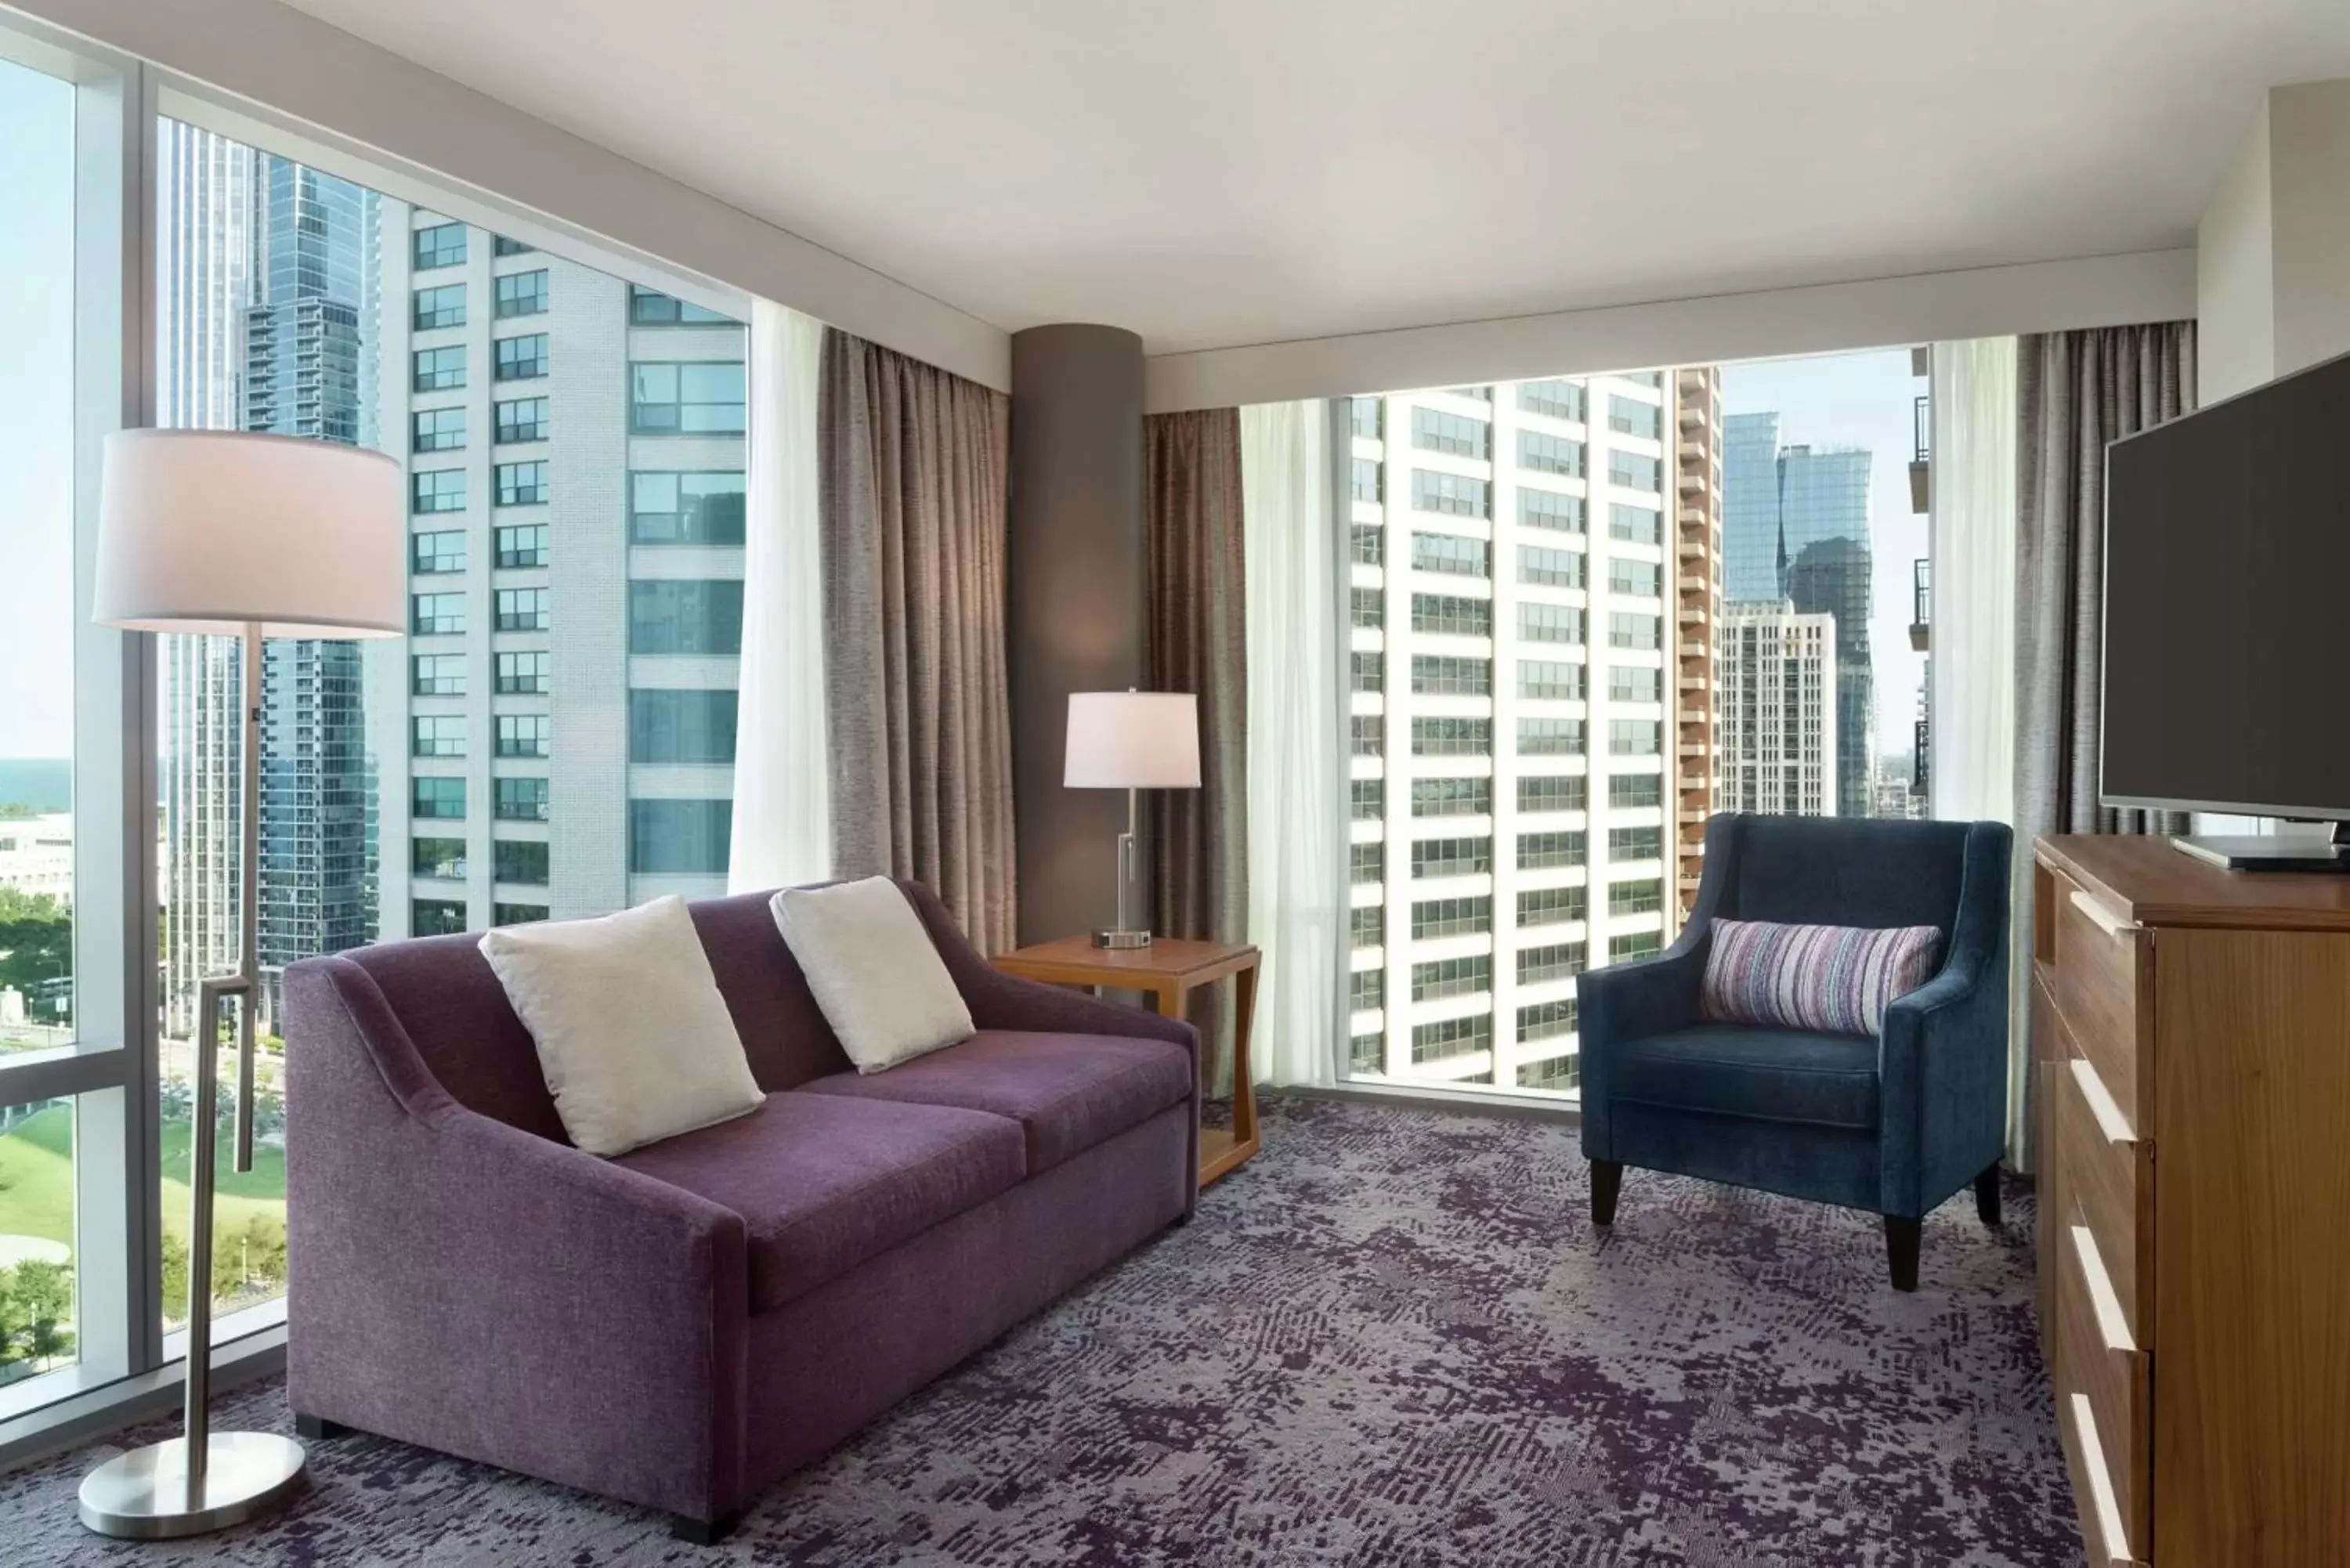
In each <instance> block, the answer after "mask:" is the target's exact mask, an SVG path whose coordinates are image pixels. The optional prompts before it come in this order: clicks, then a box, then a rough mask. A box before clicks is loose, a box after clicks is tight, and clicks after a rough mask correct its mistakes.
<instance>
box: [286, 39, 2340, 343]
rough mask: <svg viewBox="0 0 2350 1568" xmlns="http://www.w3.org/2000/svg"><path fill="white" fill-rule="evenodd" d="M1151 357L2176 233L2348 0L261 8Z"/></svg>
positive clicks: (962, 292) (942, 292)
mask: <svg viewBox="0 0 2350 1568" xmlns="http://www.w3.org/2000/svg"><path fill="white" fill-rule="evenodd" d="M289 3H290V4H293V5H296V6H298V8H300V9H301V10H304V11H307V12H309V13H310V14H312V15H314V16H318V17H320V18H323V19H324V20H326V21H328V22H330V23H332V24H334V25H335V26H339V27H342V28H344V29H345V30H347V31H349V32H352V33H356V34H358V35H359V36H362V37H365V38H367V39H369V40H370V41H372V42H374V43H377V44H380V45H381V46H383V47H387V48H389V49H391V50H392V51H394V52H396V53H398V54H401V55H404V56H407V57H410V58H411V59H413V60H415V61H417V62H419V63H420V64H421V65H424V66H426V67H431V68H432V69H433V70H436V71H439V72H441V73H442V74H443V75H446V76H449V77H452V78H456V79H457V80H459V81H461V82H463V83H464V84H465V85H467V86H469V87H472V88H476V89H478V90H480V91H482V92H484V93H486V94H488V95H490V96H491V97H494V98H496V99H503V100H504V101H505V102H507V103H509V104H512V105H514V106H515V107H516V108H518V109H523V110H525V111H526V112H528V113H531V114H534V115H536V116H538V117H539V118H541V119H546V120H550V121H553V122H554V123H556V124H557V125H560V126H562V127H564V128H565V129H567V130H571V131H574V132H576V133H577V134H578V135H580V136H582V137H584V138H586V139H587V140H591V141H595V142H598V143H599V144H601V145H603V146H605V147H607V148H609V149H611V150H612V151H617V152H619V153H622V154H625V155H626V156H628V157H630V158H632V159H634V160H636V161H639V162H641V163H643V164H646V165H647V166H649V167H650V168H653V169H655V170H658V171H661V172H662V173H665V174H668V175H670V176H671V177H672V178H674V179H677V180H679V181H681V182H684V183H686V184H688V185H691V186H694V187H696V188H698V189H700V190H702V191H703V192H708V193H709V194H711V195H713V196H716V197H719V198H721V199H722V200H724V201H726V202H730V203H732V204H733V205H735V206H737V207H740V208H742V209H743V210H744V211H746V212H749V213H754V214H755V215H757V216H759V217H761V218H764V219H766V220H767V221H769V222H771V223H775V224H777V225H779V226H781V227H783V228H786V229H789V230H791V231H792V232H794V233H795V234H800V235H803V236H805V237H806V238H807V239H810V240H813V241H815V242H816V243H817V244H823V245H826V246H827V247H830V248H831V249H833V250H836V251H838V252H840V253H841V254H844V255H847V256H849V257H851V258H853V259H855V260H857V261H859V262H862V263H864V264H865V265H868V266H870V267H873V268H875V269H877V270H879V271H880V272H882V273H886V274H888V275H890V276H892V277H895V278H897V279H899V281H900V282H903V283H906V284H910V285H911V286H914V287H916V288H918V289H920V290H922V291H923V292H925V293H928V294H931V295H933V296H936V297H938V298H940V299H941V300H944V301H946V302H947V303H949V304H951V305H953V306H958V307H960V308H962V309H963V310H965V311H968V312H970V313H971V314H972V315H974V316H977V317H981V318H983V319H984V320H986V321H989V322H992V323H994V324H995V325H997V326H999V327H1006V328H1012V329H1017V328H1019V327H1030V326H1035V325H1036V324H1038V323H1041V322H1048V321H1096V322H1107V323H1112V324H1115V325H1118V326H1123V327H1131V328H1133V329H1135V330H1136V331H1138V332H1139V333H1141V334H1142V336H1143V337H1144V339H1145V340H1146V342H1147V344H1148V346H1149V350H1150V351H1151V352H1153V353H1167V352H1172V351H1179V350H1184V349H1191V348H1216V347H1223V346H1227V345H1232V344H1242V343H1254V342H1264V341H1274V340H1281V339H1289V338H1297V337H1320V336H1325V335H1329V334H1336V333H1345V332H1358V331H1367V330H1377V329H1380V328H1386V327H1412V326H1425V325H1432V324H1437V323H1444V322H1453V321H1463V320H1474V319H1480V318H1485V317H1500V316H1513V315H1522V314H1527V313H1532V312H1538V311H1550V310H1564V309H1574V308H1578V307H1582V306H1593V305H1607V304H1623V303H1631V302H1637V301H1647V300H1657V299H1667V298H1676V297H1683V296H1694V295H1703V294H1716V293H1725V292H1731V291H1737V290H1744V289H1751V288H1767V287H1779V286H1790V285H1795V284H1804V283H1815V282H1829V281H1841V280H1846V279H1853V278H1863V277H1877V276H1887V275H1897V274H1903V273H1912V272H1921V271H1931V270H1939V269H1943V268H1951V267H1965V266H1975V265H1989V264H1996V263H2003V262H2021V261H2043V260H2052V259H2056V258H2063V257H2073V256H2085V255H2097V254H2112V253H2116V252H2123V251H2133V250H2143V249H2152V248H2159V247H2168V246H2175V245H2181V244H2191V243H2192V241H2193V237H2194V230H2195V222H2196V218H2197V216H2198V215H2199V213H2200V212H2201V210H2202V207H2203V203H2204V202H2205V200H2206V198H2207V197H2208V196H2209V195H2210V192H2211V189H2212V186H2213V184H2214V183H2215V182H2216V181H2217V179H2218V177H2219V173H2220V168H2221V165H2222V164H2223V163H2224V161H2226V159H2227V157H2228V154H2229V153H2230V151H2231V150H2232V149H2233V147H2234V146H2235V144H2236V142H2237V140H2238V138H2239V137H2240V136H2241V134H2242V132H2243V130H2244V129H2245V128H2246V126H2247V125H2248V124H2249V122H2250V120H2251V115H2252V112H2253V109H2254V106H2255V104H2256V102H2257V101H2258V98H2259V94H2260V92H2261V90H2262V88H2267V87H2269V86H2271V85H2273V84H2277V83H2282V82H2286V81H2300V80H2310V79H2317V78H2328V77H2337V76H2350V4H2345V3H2344V0H1605V3H1600V4H1594V3H1591V0H1449V3H1448V0H1162V3H1159V4H1140V3H1135V0H801V3H796V4H778V3H776V0H697V3H694V4H685V5H677V4H671V5H655V4H651V3H650V0H493V3H488V4H484V0H289Z"/></svg>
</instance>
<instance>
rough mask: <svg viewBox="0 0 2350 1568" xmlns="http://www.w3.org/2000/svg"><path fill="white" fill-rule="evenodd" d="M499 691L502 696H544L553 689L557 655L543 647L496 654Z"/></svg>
mask: <svg viewBox="0 0 2350 1568" xmlns="http://www.w3.org/2000/svg"><path fill="white" fill-rule="evenodd" d="M495 668H496V672H497V673H496V680H497V691H498V695H499V696H501V697H543V696H545V695H546V693H547V691H549V690H550V689H551V687H552V684H553V676H554V672H555V655H553V654H552V653H549V652H546V650H544V649H541V650H539V651H536V652H531V653H501V654H498V655H497V656H496V666H495Z"/></svg>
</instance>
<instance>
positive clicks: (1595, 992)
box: [1575, 922, 1706, 1159]
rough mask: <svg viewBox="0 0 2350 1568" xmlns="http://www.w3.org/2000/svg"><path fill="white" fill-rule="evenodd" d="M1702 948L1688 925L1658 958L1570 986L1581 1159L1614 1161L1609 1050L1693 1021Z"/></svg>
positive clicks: (1697, 931)
mask: <svg viewBox="0 0 2350 1568" xmlns="http://www.w3.org/2000/svg"><path fill="white" fill-rule="evenodd" d="M1705 944H1706V932H1705V929H1704V928H1703V927H1701V926H1699V925H1697V924H1695V923H1694V922H1692V923H1691V924H1690V927H1689V928H1688V929H1686V930H1684V931H1682V932H1681V935H1680V939H1679V940H1678V941H1676V942H1674V943H1673V945H1672V946H1671V947H1669V948H1668V949H1667V950H1665V951H1664V952H1662V953H1660V954H1659V955H1658V956H1657V957H1655V958H1652V959H1647V960H1643V961H1640V962H1638V963H1622V964H1613V963H1612V964H1609V965H1608V966H1607V968H1605V969H1595V970H1591V971H1586V973H1585V974H1584V975H1583V977H1582V978H1581V979H1579V980H1577V981H1575V995H1576V997H1577V998H1578V1003H1579V1004H1578V1007H1577V1012H1578V1014H1579V1017H1578V1020H1577V1027H1578V1029H1579V1030H1580V1031H1581V1034H1582V1042H1581V1055H1582V1064H1581V1077H1582V1085H1581V1087H1582V1099H1583V1152H1584V1156H1585V1158H1589V1159H1613V1158H1615V1155H1614V1153H1613V1152H1612V1148H1613V1146H1612V1144H1611V1142H1610V1137H1609V1135H1610V1131H1611V1126H1610V1119H1609V1116H1608V1110H1609V1106H1608V1104H1607V1066H1608V1062H1607V1057H1608V1052H1609V1051H1610V1049H1611V1048H1612V1047H1614V1046H1615V1045H1616V1044H1618V1043H1620V1042H1623V1041H1627V1040H1642V1039H1646V1038H1647V1037H1648V1036H1649V1035H1651V1034H1664V1033H1669V1032H1671V1031H1673V1030H1676V1029H1686V1028H1687V1027H1689V1025H1690V1024H1691V1023H1695V1022H1696V1020H1697V999H1698V989H1699V983H1700V981H1703V980H1704V978H1705Z"/></svg>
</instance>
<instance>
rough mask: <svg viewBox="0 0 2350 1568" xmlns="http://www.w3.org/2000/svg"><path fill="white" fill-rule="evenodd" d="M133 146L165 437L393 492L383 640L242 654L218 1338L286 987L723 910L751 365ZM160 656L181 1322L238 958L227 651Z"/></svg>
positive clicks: (184, 140)
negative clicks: (439, 953)
mask: <svg viewBox="0 0 2350 1568" xmlns="http://www.w3.org/2000/svg"><path fill="white" fill-rule="evenodd" d="M158 137H159V141H158V151H157V172H158V178H157V182H156V189H157V200H158V208H157V213H156V222H157V230H158V235H159V241H160V244H161V255H162V257H163V262H164V265H163V266H162V267H161V271H160V273H159V276H158V285H157V299H156V319H157V324H158V343H157V360H158V365H157V369H158V377H159V391H160V396H159V400H158V409H157V418H158V420H159V421H160V422H162V423H165V424H171V425H188V426H202V427H209V428H218V429H236V430H249V431H274V432H276V433H277V434H281V435H292V436H298V437H302V438H306V439H311V440H318V441H348V442H354V443H357V444H360V445H365V446H371V447H375V448H377V449H379V450H381V451H384V452H390V453H393V454H394V455H397V456H399V457H400V458H401V459H402V460H403V461H404V462H406V463H407V465H408V469H409V475H410V482H409V485H408V495H409V506H410V513H411V523H410V550H409V555H408V562H409V574H410V587H411V614H410V621H409V636H408V638H407V639H405V641H400V642H386V643H378V644H361V643H348V642H307V641H293V640H284V641H277V642H273V643H272V644H270V645H269V648H268V650H267V652H266V654H265V668H264V672H263V681H264V688H263V690H264V709H265V728H264V768H263V779H262V786H261V787H262V794H261V801H260V807H261V862H260V887H261V902H260V918H261V938H260V941H261V951H260V955H259V957H260V964H261V969H262V975H263V992H262V995H261V998H260V1000H259V1003H258V1006H259V1009H260V1012H259V1015H258V1018H257V1023H258V1025H259V1033H260V1037H261V1040H262V1063H261V1066H260V1070H259V1073H258V1075H257V1082H258V1085H259V1093H260V1098H261V1106H260V1111H259V1116H258V1121H257V1126H258V1128H259V1134H260V1137H259V1139H258V1145H257V1148H256V1154H255V1168H254V1169H253V1170H252V1171H251V1172H248V1173H244V1174H242V1175H240V1174H236V1173H234V1172H232V1171H230V1170H229V1168H228V1166H227V1162H226V1160H225V1158H224V1160H223V1162H222V1166H221V1169H222V1173H223V1174H222V1177H221V1194H220V1197H219V1199H218V1204H217V1207H216V1210H215V1215H214V1233H215V1235H216V1237H217V1238H218V1244H217V1253H216V1256H215V1259H214V1263H213V1279H212V1288H213V1296H214V1301H215V1310H216V1311H217V1312H220V1313H223V1314H229V1313H234V1312H235V1311H237V1310H239V1309H243V1308H251V1307H255V1306H259V1305H265V1304H266V1303H269V1302H271V1301H273V1300H274V1299H276V1297H277V1296H278V1295H279V1294H280V1293H282V1292H283V1289H284V1283H285V1277H286V1274H285V1268H286V1257H285V1249H286V1216H285V1205H286V1196H285V1195H286V1186H285V1162H284V1128H285V1118H286V1106H285V1104H284V1098H283V1089H282V1060H283V1050H284V1045H283V1041H282V1039H281V1021H280V1019H279V1017H278V1016H277V1012H278V1000H279V977H280V976H281V975H282V973H283V971H284V969H285V967H286V965H287V964H289V963H291V962H294V961H296V960H299V959H303V958H307V957H310V956H313V955H315V954H318V953H328V952H336V951H339V950H345V949H348V948H352V947H356V946H359V945H360V944H362V943H365V942H369V941H373V940H380V939H383V938H390V937H400V936H407V935H411V934H416V935H422V934H431V933H436V932H443V931H456V930H465V929H480V928H483V927H487V926H491V925H507V924H514V923H517V922H521V921H527V920H536V919H548V918H550V917H553V918H562V917H570V916H579V915H592V914H599V913H603V912H606V911H608V910H611V909H620V908H624V907H626V906H628V905H629V904H632V903H636V902H639V901H641V900H642V899H644V898H648V897H652V896H656V895H658V894H660V893H666V892H678V893H683V894H688V895H695V894H703V893H711V892H717V891H721V890H723V884H724V877H725V871H726V854H727V845H728V838H729V825H730V817H731V809H732V806H731V801H732V794H733V788H732V773H733V760H734V753H733V735H734V711H735V698H736V686H737V680H736V675H737V664H738V662H739V655H740V651H741V644H742V576H743V495H744V491H745V483H744V480H745V466H746V464H745V452H744V416H745V411H746V398H745V391H744V389H745V383H746V377H745V369H746V367H745V357H746V354H747V347H748V346H747V333H746V332H745V330H744V328H743V324H742V322H741V321H740V320H738V319H736V318H735V317H732V316H729V315H727V314H725V313H724V312H722V311H720V310H718V309H715V308H712V307H711V306H705V305H702V304H699V303H696V302H692V301H688V300H683V299H680V298H678V297H676V296H673V295H671V294H670V293H667V292H664V291H663V290H661V289H659V288H656V287H653V286H650V285H646V284H641V283H635V282H631V281H629V280H627V279H625V278H622V277H618V276H614V275H612V274H611V273H609V272H608V271H605V270H601V269H599V268H597V267H593V266H588V265H582V264H581V263H579V262H577V261H574V260H571V259H569V258H567V257H566V256H563V255H560V254H552V253H550V252H549V251H547V250H544V249H540V248H536V247H534V246H532V245H530V244H524V243H520V242H518V241H515V240H513V239H511V238H508V237H506V236H504V235H501V234H497V233H495V232H494V231H493V230H490V229H487V228H484V227H482V226H480V225H478V224H473V223H465V222H463V221H460V220H457V219H453V218H451V217H448V216H446V215H444V214H442V213H437V212H434V211H432V210H430V209H428V208H425V207H422V206H420V205H417V204H414V203H411V202H403V201H400V200H398V199H395V198H394V197H392V196H390V195H387V194H384V193H382V192H379V191H377V190H374V189H371V188H369V186H367V185H365V184H363V183H359V182H354V181H352V180H349V179H346V178H340V177H338V176H337V175H336V174H334V173H330V172H328V171H323V170H318V169H314V168H310V167H307V166H305V165H304V164H303V163H301V162H299V161H296V160H294V159H291V158H287V157H284V156H281V155H278V154H276V153H274V152H272V151H268V150H266V149H264V148H256V147H253V146H250V145H246V144H244V143H243V142H241V141H238V140H234V139H232V138H229V137H226V136H224V135H222V134H220V133H218V132H216V131H213V130H206V129H203V128H202V127H199V126H196V125H192V124H186V123H182V122H179V121H176V120H166V121H165V122H163V123H162V124H161V126H160V127H159V129H158ZM158 645H159V652H158V670H157V691H158V724H159V736H160V739H159V749H160V753H161V759H162V777H163V808H162V812H161V825H160V838H161V842H160V852H161V864H162V867H163V876H164V881H165V890H164V899H163V915H164V918H163V922H162V936H161V953H160V961H161V969H162V971H163V973H164V976H165V985H164V995H163V1019H162V1030H161V1041H162V1043H161V1076H160V1085H161V1086H160V1106H161V1127H162V1183H163V1189H162V1222H163V1236H164V1240H163V1247H164V1263H163V1269H164V1314H165V1317H166V1319H167V1321H170V1322H177V1321H178V1319H179V1318H180V1317H181V1315H182V1314H183V1313H184V1311H185V1302H186V1295H185V1291H186V1284H187V1282H186V1279H185V1273H186V1263H185V1249H184V1241H182V1237H183V1236H184V1232H185V1225H186V1213H185V1210H186V1207H187V1193H186V1190H185V1188H184V1186H183V1185H182V1181H183V1172H184V1169H185V1160H186V1152H187V1139H188V1129H189V1127H190V1126H191V1110H192V1107H191V1105H190V1095H189V1089H188V1073H189V1068H190V1064H191V1062H192V1046H191V1044H190V1043H189V1038H188V1036H189V1031H190V1029H191V1027H192V1020H193V1015H194V1012H195V1002H196V985H197V982H198V981H200V980H202V979H203V976H205V975H206V974H210V973H213V972H217V971H223V970H226V969H229V968H232V967H233V966H234V961H235V941H236V932H237V929H238V922H237V909H236V898H237V888H238V867H237V865H236V844H237V838H236V834H235V831H234V825H235V822H236V809H237V808H236V790H237V788H238V782H237V777H236V774H237V757H238V752H237V745H238V736H237V730H236V725H235V714H236V693H237V691H239V682H240V680H241V677H240V674H239V671H238V669H237V662H238V658H239V654H238V649H237V647H236V645H235V644H234V642H233V641H230V640H228V639H210V638H190V637H167V638H162V639H158ZM222 1136H223V1137H224V1139H225V1137H226V1124H225V1122H224V1124H223V1135H222ZM224 1147H225V1145H224ZM230 1326H231V1328H232V1330H233V1328H234V1324H231V1325H230Z"/></svg>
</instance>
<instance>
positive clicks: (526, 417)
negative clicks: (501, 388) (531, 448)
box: [494, 398, 547, 445]
mask: <svg viewBox="0 0 2350 1568" xmlns="http://www.w3.org/2000/svg"><path fill="white" fill-rule="evenodd" d="M546 402H547V400H546V399H545V398H507V399H504V400H501V401H500V402H499V403H498V404H497V405H496V408H495V410H494V412H495V414H496V424H497V431H496V434H495V438H494V439H495V440H496V441H498V442H499V444H501V445H510V444H512V443H514V442H516V441H545V440H546Z"/></svg>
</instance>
